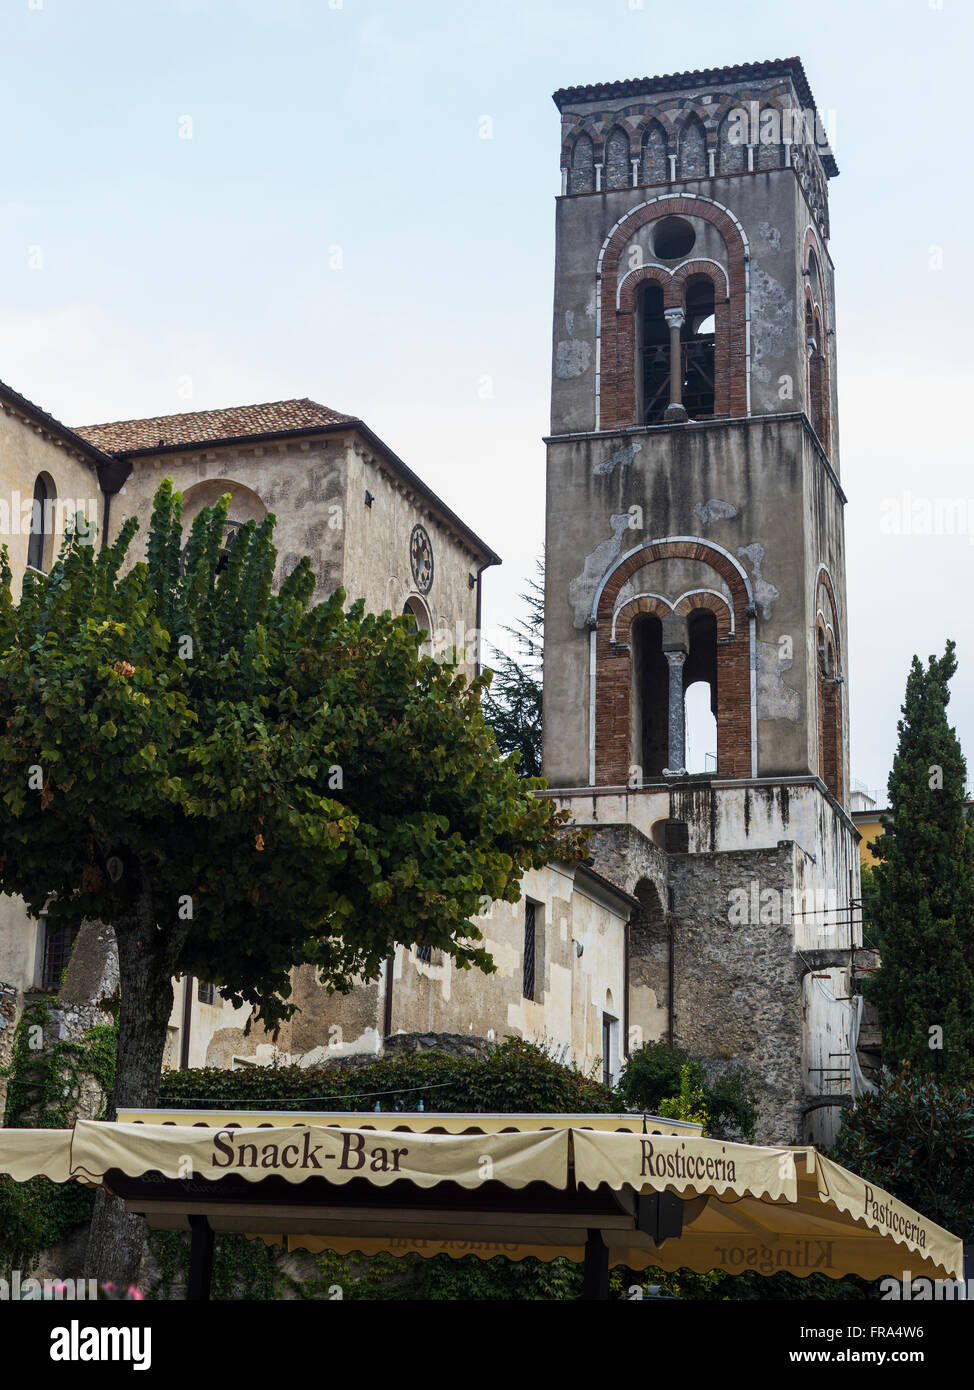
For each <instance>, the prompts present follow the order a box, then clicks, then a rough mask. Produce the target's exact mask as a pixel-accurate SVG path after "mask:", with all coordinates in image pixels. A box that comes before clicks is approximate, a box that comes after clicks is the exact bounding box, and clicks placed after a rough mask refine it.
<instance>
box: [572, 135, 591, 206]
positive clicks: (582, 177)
mask: <svg viewBox="0 0 974 1390" xmlns="http://www.w3.org/2000/svg"><path fill="white" fill-rule="evenodd" d="M594 189H595V154H594V151H593V149H592V141H591V140H590V139H589V137H588V136H587V135H586V134H584V132H583V133H582V134H581V135H578V136H576V137H575V143H574V145H572V162H571V166H570V168H569V175H568V191H569V193H591V192H593V191H594Z"/></svg>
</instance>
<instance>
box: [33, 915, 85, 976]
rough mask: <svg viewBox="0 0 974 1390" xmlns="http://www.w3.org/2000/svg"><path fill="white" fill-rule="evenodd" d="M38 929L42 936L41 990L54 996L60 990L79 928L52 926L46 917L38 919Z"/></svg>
mask: <svg viewBox="0 0 974 1390" xmlns="http://www.w3.org/2000/svg"><path fill="white" fill-rule="evenodd" d="M38 928H39V930H40V931H42V932H43V936H44V975H43V989H44V990H45V992H46V993H48V994H56V993H57V992H58V990H59V989H60V988H61V977H62V975H63V974H64V971H65V968H66V966H67V964H68V961H69V960H70V959H71V947H72V946H73V945H74V943H75V940H76V938H77V935H78V932H79V931H80V930H81V928H80V926H77V927H73V926H70V925H58V926H52V925H50V924H49V923H48V920H47V918H46V917H40V918H38Z"/></svg>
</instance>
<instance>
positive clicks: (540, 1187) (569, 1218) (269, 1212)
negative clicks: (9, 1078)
mask: <svg viewBox="0 0 974 1390" xmlns="http://www.w3.org/2000/svg"><path fill="white" fill-rule="evenodd" d="M144 1113H145V1115H146V1117H147V1119H149V1120H150V1122H148V1123H146V1122H142V1121H141V1120H139V1121H135V1120H132V1119H123V1120H120V1121H118V1122H113V1123H106V1122H98V1121H86V1120H81V1121H78V1123H77V1124H76V1126H75V1128H74V1130H73V1131H65V1130H60V1131H58V1130H55V1131H50V1130H0V1172H8V1173H11V1174H12V1175H13V1176H14V1177H15V1178H17V1180H18V1181H23V1180H24V1179H25V1178H27V1177H30V1176H33V1175H34V1174H38V1173H43V1174H44V1175H45V1176H48V1177H53V1178H54V1179H55V1180H56V1181H66V1180H67V1179H69V1178H76V1179H79V1180H81V1181H86V1182H103V1183H104V1185H105V1186H106V1187H108V1188H110V1189H111V1190H112V1191H113V1192H115V1193H116V1194H117V1195H118V1196H119V1197H120V1198H122V1199H123V1200H124V1201H125V1204H126V1206H127V1208H128V1209H129V1210H130V1211H134V1212H139V1213H141V1214H143V1215H144V1216H145V1217H146V1219H147V1221H148V1222H149V1224H150V1226H153V1227H156V1228H159V1229H170V1230H186V1229H192V1231H193V1239H194V1250H196V1247H197V1244H198V1243H199V1242H203V1244H204V1245H206V1244H207V1243H208V1246H209V1248H210V1249H212V1239H213V1233H214V1232H220V1231H226V1232H238V1233H242V1234H245V1235H249V1236H251V1237H253V1238H258V1239H263V1240H266V1241H268V1242H270V1243H275V1244H277V1243H280V1244H283V1245H286V1246H287V1247H288V1248H291V1249H296V1248H304V1249H308V1250H334V1251H336V1252H337V1253H340V1254H350V1253H353V1252H361V1253H362V1254H373V1253H379V1252H387V1253H391V1254H394V1255H402V1254H406V1253H409V1252H411V1251H415V1252H417V1253H419V1254H422V1255H426V1256H429V1255H435V1254H440V1253H444V1254H447V1255H451V1256H453V1257H460V1256H463V1255H467V1254H473V1255H479V1256H480V1257H481V1258H492V1257H493V1256H495V1255H506V1256H507V1257H508V1258H510V1259H515V1260H519V1259H523V1258H525V1257H526V1256H529V1255H534V1256H538V1257H539V1258H541V1259H545V1260H550V1259H555V1258H557V1257H558V1256H560V1255H564V1256H567V1257H568V1258H569V1259H573V1260H584V1261H585V1264H586V1287H587V1288H589V1289H593V1288H594V1289H601V1290H604V1289H606V1288H607V1282H606V1281H607V1278H608V1268H609V1266H610V1265H624V1266H628V1267H630V1268H633V1269H636V1270H639V1269H644V1268H647V1267H649V1266H655V1267H658V1268H661V1269H664V1270H676V1269H680V1268H688V1269H693V1270H696V1271H698V1272H706V1271H708V1270H715V1269H717V1270H724V1271H726V1272H728V1273H732V1274H736V1273H744V1272H747V1271H750V1272H754V1273H758V1274H765V1275H769V1274H775V1273H779V1272H781V1271H787V1272H789V1273H791V1274H794V1275H798V1276H799V1277H803V1276H806V1275H808V1274H812V1273H822V1274H826V1275H828V1276H829V1277H831V1278H841V1277H842V1276H844V1275H847V1274H858V1275H861V1276H863V1277H864V1278H867V1279H875V1278H879V1277H881V1276H883V1275H894V1276H897V1277H899V1276H901V1274H902V1271H903V1270H910V1271H911V1274H912V1276H913V1277H914V1278H920V1277H926V1278H946V1279H960V1278H962V1277H963V1246H962V1243H961V1241H960V1240H958V1239H957V1238H956V1237H954V1236H953V1235H951V1234H950V1233H949V1232H948V1231H945V1230H943V1229H942V1228H941V1227H939V1226H937V1225H936V1224H935V1223H934V1222H932V1221H929V1220H927V1219H926V1218H925V1217H923V1216H920V1215H919V1213H917V1212H915V1211H913V1210H912V1209H911V1208H910V1207H908V1206H906V1205H905V1204H904V1203H902V1202H899V1201H898V1200H897V1199H895V1198H894V1197H892V1196H891V1195H890V1194H888V1193H886V1192H884V1191H883V1190H882V1189H880V1188H876V1187H874V1186H873V1185H872V1184H870V1183H867V1182H865V1181H864V1180H863V1179H861V1178H859V1177H857V1176H856V1175H855V1174H853V1173H851V1172H849V1171H848V1170H847V1169H845V1168H842V1167H840V1166H839V1165H838V1164H836V1163H833V1162H831V1161H830V1160H829V1159H827V1158H824V1157H823V1156H822V1155H821V1154H818V1153H817V1152H816V1151H815V1149H813V1148H808V1147H802V1148H795V1149H792V1148H769V1147H762V1146H759V1145H748V1144H733V1143H727V1142H724V1141H722V1140H717V1139H706V1138H703V1137H701V1135H700V1134H699V1131H698V1129H697V1127H695V1126H690V1125H685V1124H680V1123H679V1122H672V1123H671V1122H669V1121H665V1120H659V1119H657V1118H656V1117H653V1116H640V1115H624V1116H604V1115H593V1116H585V1115H570V1116H558V1115H543V1116H541V1115H532V1116H523V1115H499V1116H497V1115H495V1116H483V1115H476V1114H468V1115H449V1116H441V1115H435V1114H425V1115H424V1114H409V1115H407V1114H397V1113H392V1114H386V1115H347V1114H346V1115H342V1114H339V1115H334V1114H328V1115H321V1114H299V1113H284V1114H273V1115H265V1114H254V1113H249V1114H248V1113H247V1112H244V1113H243V1114H230V1113H228V1114H222V1113H214V1112H195V1113H194V1114H192V1115H186V1114H176V1115H175V1117H174V1116H173V1113H172V1112H158V1111H156V1112H144ZM158 1120H163V1123H158V1122H157V1121H158ZM202 1248H203V1247H202V1246H201V1247H200V1249H202ZM194 1267H195V1268H197V1269H198V1270H204V1271H205V1269H206V1267H207V1258H206V1257H205V1255H200V1257H199V1258H198V1259H197V1258H195V1257H194ZM590 1271H593V1273H592V1277H591V1278H589V1275H590ZM598 1271H601V1273H599V1272H598ZM205 1286H206V1279H205V1278H203V1277H202V1275H201V1276H200V1278H199V1279H197V1281H196V1284H195V1286H194V1287H195V1288H196V1290H197V1292H196V1293H195V1294H194V1295H193V1296H196V1297H204V1296H206V1295H205V1293H202V1292H200V1291H199V1290H200V1289H205ZM588 1296H592V1297H599V1296H604V1293H598V1292H597V1293H591V1292H590V1293H589V1295H588Z"/></svg>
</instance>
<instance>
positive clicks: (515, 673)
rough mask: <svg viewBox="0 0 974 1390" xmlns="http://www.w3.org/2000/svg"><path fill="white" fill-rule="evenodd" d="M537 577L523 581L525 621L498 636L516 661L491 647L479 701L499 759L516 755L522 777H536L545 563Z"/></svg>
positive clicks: (540, 561) (541, 563)
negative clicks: (511, 647) (508, 642)
mask: <svg viewBox="0 0 974 1390" xmlns="http://www.w3.org/2000/svg"><path fill="white" fill-rule="evenodd" d="M536 569H537V577H536V578H534V579H529V580H528V581H527V585H528V587H527V592H526V593H523V594H522V595H521V599H522V601H523V602H524V603H526V604H527V615H526V616H525V617H523V618H519V619H518V621H517V623H516V624H515V625H514V627H504V628H503V629H502V631H504V632H506V633H508V635H509V636H511V637H512V638H513V639H514V644H515V650H516V653H517V655H516V656H511V655H510V654H509V653H507V652H504V651H502V650H501V649H500V648H499V647H494V648H493V650H494V652H495V653H496V657H497V660H496V661H495V662H494V667H493V679H492V681H491V685H490V689H489V690H488V692H487V695H486V697H485V700H484V713H485V714H486V716H487V721H488V723H489V724H490V726H491V728H492V729H493V730H494V737H495V738H496V740H497V746H498V748H499V749H500V750H501V752H502V753H517V754H519V755H520V769H521V772H522V773H523V774H524V775H525V776H526V777H540V776H541V732H542V691H541V687H542V664H543V657H544V558H543V557H539V558H538V560H537V562H536Z"/></svg>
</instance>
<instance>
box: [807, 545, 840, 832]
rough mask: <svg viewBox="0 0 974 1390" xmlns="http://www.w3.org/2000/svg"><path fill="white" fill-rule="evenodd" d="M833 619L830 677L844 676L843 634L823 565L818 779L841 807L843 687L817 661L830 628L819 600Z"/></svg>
mask: <svg viewBox="0 0 974 1390" xmlns="http://www.w3.org/2000/svg"><path fill="white" fill-rule="evenodd" d="M822 595H824V599H825V603H826V605H827V607H828V611H829V614H830V616H831V620H832V621H831V636H832V643H833V647H834V650H835V668H834V671H833V672H832V673H831V677H840V676H841V675H842V634H841V631H840V628H839V613H838V607H837V605H836V602H835V590H834V589H833V587H832V577H831V575H830V574H829V572H828V570H827V569H826V568H825V566H824V565H820V566H819V571H818V574H817V576H816V579H815V595H814V597H815V603H814V611H815V639H814V661H815V695H816V707H817V716H818V717H817V724H818V775H819V776H820V777H821V779H822V781H823V782H824V783H825V785H826V786H827V787H828V789H829V791H830V792H831V793H832V795H833V796H834V797H835V799H836V801H838V802H839V804H840V805H844V804H845V785H844V778H843V727H844V720H843V709H842V700H843V691H844V688H845V687H844V686H843V685H841V684H836V683H835V680H834V679H832V678H830V676H829V674H827V673H826V672H825V671H823V670H822V667H821V663H820V662H819V659H818V634H819V632H820V631H821V632H822V633H823V634H824V636H825V640H826V643H827V642H828V639H829V632H828V630H827V626H825V625H823V623H822V621H821V616H820V614H821V609H822V604H821V603H820V602H819V598H820V596H822Z"/></svg>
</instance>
